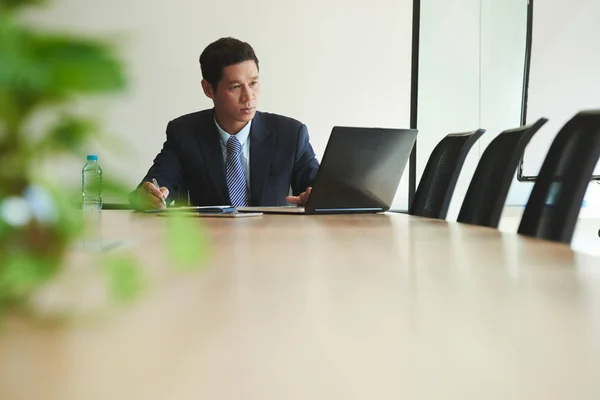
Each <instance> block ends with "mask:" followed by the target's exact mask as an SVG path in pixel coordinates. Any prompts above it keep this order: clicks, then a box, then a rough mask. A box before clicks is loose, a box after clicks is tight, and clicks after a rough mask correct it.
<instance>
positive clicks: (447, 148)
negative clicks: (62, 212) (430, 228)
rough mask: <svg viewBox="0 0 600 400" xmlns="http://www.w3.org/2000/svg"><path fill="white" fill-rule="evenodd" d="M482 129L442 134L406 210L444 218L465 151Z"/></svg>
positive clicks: (414, 213) (425, 215)
mask: <svg viewBox="0 0 600 400" xmlns="http://www.w3.org/2000/svg"><path fill="white" fill-rule="evenodd" d="M484 132H485V129H478V130H476V131H473V132H464V133H451V134H449V135H446V137H444V138H443V139H442V140H441V141H440V142H439V143H438V144H437V146H435V148H434V149H433V152H432V153H431V156H429V160H427V165H426V166H425V170H424V171H423V176H422V177H421V180H420V181H419V187H418V188H417V192H416V193H415V197H414V199H413V202H412V204H411V205H410V210H409V211H408V213H409V214H411V215H419V216H422V217H428V218H437V219H446V214H448V207H449V206H450V200H451V199H452V194H453V193H454V188H455V187H456V181H457V180H458V176H459V175H460V171H461V169H462V166H463V164H464V163H465V159H466V158H467V154H469V150H471V147H473V144H475V142H476V141H477V139H479V137H481V135H483V133H484Z"/></svg>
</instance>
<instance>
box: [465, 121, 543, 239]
mask: <svg viewBox="0 0 600 400" xmlns="http://www.w3.org/2000/svg"><path fill="white" fill-rule="evenodd" d="M546 122H548V120H547V119H546V118H540V119H539V120H537V121H536V122H535V123H534V124H532V125H526V126H522V127H519V128H516V129H510V130H506V131H504V132H502V133H500V134H499V135H498V136H496V138H494V140H492V142H491V143H490V144H489V145H488V146H487V148H486V149H485V151H484V152H483V155H482V156H481V159H480V160H479V164H477V168H476V169H475V173H474V174H473V178H472V179H471V183H470V185H469V189H468V190H467V194H466V195H465V199H464V200H463V204H462V207H461V209H460V212H459V213H458V218H457V221H458V222H464V223H467V224H474V225H481V226H489V227H492V228H496V227H498V222H500V216H501V215H502V210H503V209H504V202H505V201H506V196H507V195H508V190H509V189H510V184H511V183H512V180H513V177H514V175H515V171H516V169H517V165H518V164H519V161H520V160H521V157H522V156H523V152H524V151H525V146H527V143H529V140H530V139H531V137H532V136H533V135H534V133H536V132H537V131H538V130H539V129H540V128H541V127H542V125H544V124H545V123H546Z"/></svg>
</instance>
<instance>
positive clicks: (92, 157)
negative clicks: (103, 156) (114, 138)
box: [87, 154, 98, 161]
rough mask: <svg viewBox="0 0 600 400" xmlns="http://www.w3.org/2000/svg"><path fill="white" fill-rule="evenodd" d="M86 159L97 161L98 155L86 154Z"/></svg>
mask: <svg viewBox="0 0 600 400" xmlns="http://www.w3.org/2000/svg"><path fill="white" fill-rule="evenodd" d="M87 159H88V161H90V160H91V161H98V156H97V155H95V154H88V156H87Z"/></svg>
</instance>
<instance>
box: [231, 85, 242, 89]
mask: <svg viewBox="0 0 600 400" xmlns="http://www.w3.org/2000/svg"><path fill="white" fill-rule="evenodd" d="M239 88H240V85H233V86H232V87H231V89H232V90H237V89H239Z"/></svg>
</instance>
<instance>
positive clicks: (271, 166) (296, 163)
mask: <svg viewBox="0 0 600 400" xmlns="http://www.w3.org/2000/svg"><path fill="white" fill-rule="evenodd" d="M200 67H201V69H202V77H203V79H202V89H203V90H204V94H205V95H206V96H207V97H209V98H210V99H212V101H213V104H214V108H213V109H210V110H204V111H199V112H196V113H192V114H187V115H183V116H181V117H179V118H176V119H174V120H172V121H170V122H169V124H168V125H167V140H166V141H165V143H164V144H163V148H162V150H161V152H160V153H159V154H158V155H157V156H156V158H155V159H154V163H153V165H152V167H150V170H149V171H148V173H147V174H146V176H145V177H144V179H143V180H142V183H141V184H140V185H139V186H138V188H137V189H136V190H135V191H134V192H132V193H131V195H130V202H131V203H132V204H133V205H134V206H135V207H136V208H138V209H159V208H164V207H165V204H166V203H167V202H168V201H170V200H171V198H172V197H173V196H171V195H170V194H171V193H173V191H174V190H175V188H177V187H181V186H184V187H186V190H187V192H188V193H189V202H190V204H191V205H198V206H209V205H223V204H231V205H234V206H244V205H251V206H254V205H256V206H278V205H285V204H286V202H287V203H293V204H298V205H304V204H305V203H306V200H307V199H308V196H309V195H310V191H311V186H312V184H313V181H314V179H315V176H316V174H317V170H318V168H319V163H318V161H317V159H316V158H315V153H314V151H313V149H312V146H311V145H310V142H309V137H308V131H307V129H306V125H304V124H302V123H301V122H299V121H296V120H294V119H291V118H288V117H284V116H281V115H277V114H270V113H263V112H259V111H257V110H256V108H257V106H258V96H259V92H260V83H259V77H258V70H259V68H258V58H257V57H256V55H255V53H254V50H253V49H252V47H251V46H250V45H249V44H248V43H245V42H241V41H239V40H237V39H233V38H222V39H219V40H217V41H216V42H214V43H211V44H210V45H209V46H208V47H206V49H205V50H204V51H203V52H202V54H201V56H200ZM153 179H155V180H156V182H158V183H159V185H160V187H156V186H155V185H154V184H153V183H152V180H153ZM290 187H291V189H292V192H293V193H292V194H293V196H288V194H289V190H290ZM165 200H166V201H165Z"/></svg>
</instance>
